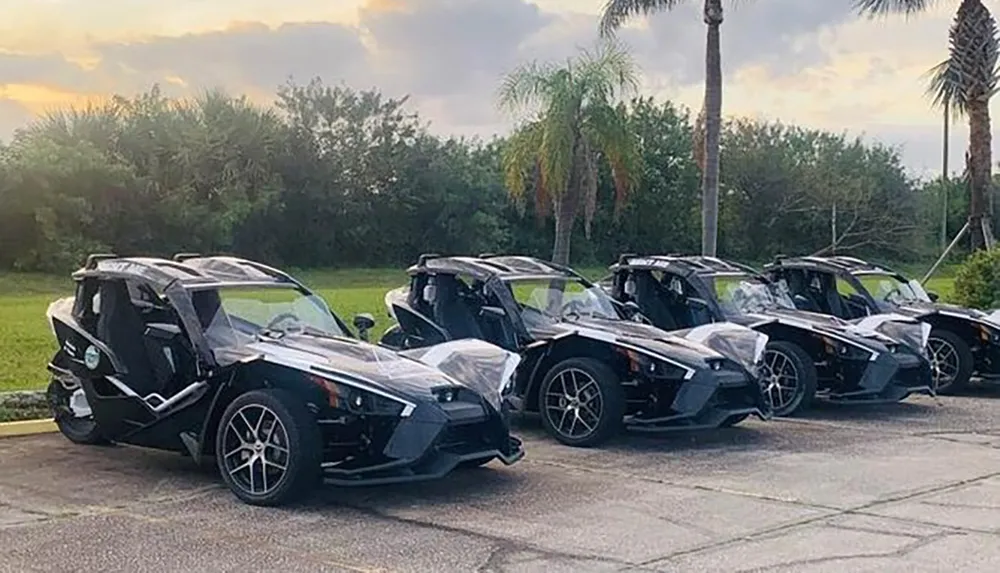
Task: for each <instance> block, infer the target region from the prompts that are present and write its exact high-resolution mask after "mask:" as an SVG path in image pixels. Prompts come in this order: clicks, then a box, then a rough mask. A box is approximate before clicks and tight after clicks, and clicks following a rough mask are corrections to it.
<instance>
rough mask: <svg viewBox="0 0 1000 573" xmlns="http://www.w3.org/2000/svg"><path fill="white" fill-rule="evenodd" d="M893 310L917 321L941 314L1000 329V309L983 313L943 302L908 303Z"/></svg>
mask: <svg viewBox="0 0 1000 573" xmlns="http://www.w3.org/2000/svg"><path fill="white" fill-rule="evenodd" d="M893 310H894V311H895V312H896V313H899V314H902V315H905V316H908V317H912V318H916V319H920V318H923V317H926V316H930V315H932V314H940V315H942V316H951V317H954V318H963V319H966V320H971V321H974V322H985V323H988V324H989V325H990V326H993V327H996V328H1000V309H990V310H987V311H982V310H976V309H974V308H966V307H963V306H957V305H954V304H948V303H943V302H908V303H906V306H897V307H894V308H893Z"/></svg>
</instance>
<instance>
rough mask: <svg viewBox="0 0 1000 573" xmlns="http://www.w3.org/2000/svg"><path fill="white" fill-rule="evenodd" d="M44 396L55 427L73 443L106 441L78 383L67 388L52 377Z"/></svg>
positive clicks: (99, 442)
mask: <svg viewBox="0 0 1000 573" xmlns="http://www.w3.org/2000/svg"><path fill="white" fill-rule="evenodd" d="M46 397H47V399H48V403H49V409H50V410H51V411H52V418H53V419H54V420H55V423H56V427H58V428H59V431H60V432H61V433H62V435H64V436H66V439H68V440H69V441H71V442H73V443H74V444H83V445H96V444H106V443H108V440H107V439H106V438H105V437H104V435H103V434H102V433H101V429H100V428H99V427H98V425H97V421H96V420H94V416H93V414H92V413H91V411H90V405H89V404H88V403H87V397H86V395H85V394H84V393H83V388H81V387H80V386H79V384H76V385H75V387H70V388H67V387H66V386H65V385H63V383H62V382H60V381H59V380H58V379H56V378H53V379H52V380H51V381H50V382H49V387H48V389H47V390H46Z"/></svg>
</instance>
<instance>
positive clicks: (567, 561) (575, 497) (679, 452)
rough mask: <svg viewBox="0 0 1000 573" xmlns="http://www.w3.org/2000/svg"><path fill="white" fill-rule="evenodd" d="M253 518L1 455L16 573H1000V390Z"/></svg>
mask: <svg viewBox="0 0 1000 573" xmlns="http://www.w3.org/2000/svg"><path fill="white" fill-rule="evenodd" d="M518 433H519V434H520V435H521V436H523V437H524V438H525V439H526V445H527V448H528V455H527V457H526V458H525V460H524V461H523V462H522V463H520V464H517V465H515V466H512V467H504V466H503V465H502V464H500V463H499V462H494V463H493V464H490V465H489V466H487V467H486V468H483V469H475V470H464V471H461V472H459V473H457V474H455V475H453V476H451V477H449V478H448V479H445V480H442V481H438V482H433V483H425V484H419V485H415V484H413V485H406V486H394V487H381V488H368V489H356V490H333V489H326V490H323V491H322V493H321V494H320V495H319V496H317V498H316V499H314V500H312V501H310V502H309V503H306V504H302V505H298V506H294V507H289V508H282V509H265V508H253V507H249V506H246V505H243V504H241V503H239V502H238V501H237V500H236V498H235V497H233V496H232V495H231V494H230V493H229V492H228V491H227V490H225V489H223V487H222V485H221V484H220V483H219V482H218V480H217V479H216V476H214V475H213V474H212V472H211V471H208V470H198V469H195V468H194V467H193V466H192V462H191V461H190V460H189V459H187V458H183V457H179V456H175V455H171V454H164V453H159V452H150V451H145V450H141V449H138V448H132V447H103V448H87V447H81V446H74V445H72V444H70V443H69V442H68V441H66V440H64V439H63V438H62V437H61V436H58V435H54V434H49V435H43V436H35V437H24V438H11V439H6V440H0V548H2V550H0V571H16V572H22V571H103V572H111V571H128V572H139V571H157V572H165V571H199V572H201V571H241V572H242V571H247V570H250V571H272V570H279V569H281V570H284V571H545V572H547V573H555V572H560V571H574V572H578V571H684V572H689V571H757V570H761V571H838V572H839V571H878V572H894V571H905V572H907V573H916V572H922V571H949V572H952V571H963V572H964V571H991V572H992V571H1000V390H996V389H990V390H979V391H975V395H973V396H971V397H955V398H940V399H938V400H935V399H930V398H923V397H922V398H916V399H911V400H909V401H908V402H907V403H904V404H899V405H894V406H880V407H861V408H854V407H852V408H836V407H823V408H820V409H819V410H817V411H814V412H812V413H810V414H809V415H808V416H806V417H804V418H801V419H796V420H781V421H773V422H770V423H762V422H757V421H753V422H746V423H745V425H743V426H740V427H738V428H734V429H728V430H720V431H717V432H708V433H702V434H698V435H688V436H680V435H676V436H672V437H659V438H649V437H639V436H627V437H625V438H622V439H620V440H617V441H616V442H614V443H613V444H611V445H609V446H608V447H605V448H603V449H600V450H581V449H572V448H567V447H563V446H560V445H558V444H556V443H555V442H553V441H551V440H550V439H548V438H547V437H545V436H544V435H543V433H542V431H541V429H540V428H539V427H538V424H537V423H535V422H532V421H530V420H529V421H525V422H523V423H521V424H520V425H519V428H518Z"/></svg>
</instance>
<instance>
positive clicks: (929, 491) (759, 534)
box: [638, 472, 1000, 566]
mask: <svg viewBox="0 0 1000 573" xmlns="http://www.w3.org/2000/svg"><path fill="white" fill-rule="evenodd" d="M998 476H1000V472H993V473H990V474H987V475H983V476H979V477H975V478H969V479H964V480H959V481H957V482H952V483H949V484H945V485H941V486H934V487H929V488H923V489H921V490H918V491H914V492H911V493H901V494H897V495H894V496H891V497H888V498H883V499H879V500H875V501H872V502H869V503H866V504H862V505H860V506H857V507H852V508H848V509H843V510H837V513H836V514H834V515H821V516H814V517H808V518H805V519H801V520H796V521H794V522H791V523H786V524H781V525H777V526H772V527H766V528H763V529H760V530H757V531H754V532H750V533H747V534H743V535H738V536H734V537H730V538H728V539H722V540H719V541H714V542H711V543H706V544H703V545H700V546H695V547H690V548H688V549H683V550H680V551H674V552H671V553H669V554H667V555H664V556H662V557H658V558H656V559H647V560H645V561H642V562H641V563H639V564H638V565H640V566H649V565H653V564H655V563H659V562H663V561H670V560H673V559H677V558H678V557H683V556H686V555H693V554H696V553H704V552H706V551H710V550H714V549H720V548H722V547H727V546H729V545H733V544H736V543H739V542H744V541H749V540H752V539H757V538H764V537H768V536H771V535H773V534H775V533H779V532H784V531H788V530H790V529H794V528H796V527H801V526H803V525H812V524H814V523H818V522H822V521H825V520H829V519H832V518H835V517H839V516H842V515H852V514H864V512H865V511H866V510H870V509H872V508H876V507H879V506H884V505H891V504H894V503H899V502H901V501H911V500H914V499H916V498H919V497H922V496H927V495H935V494H939V493H943V492H947V491H950V490H955V489H959V488H962V487H965V486H967V485H970V484H974V483H978V482H981V481H985V480H989V479H993V478H995V477H998ZM866 515H870V516H872V517H882V516H881V515H878V514H866ZM897 519H899V520H903V518H897ZM911 523H914V524H916V522H911ZM933 525H934V526H935V527H938V528H942V529H949V528H948V527H947V526H942V525H940V524H933ZM885 533H886V534H888V535H892V534H893V533H892V532H885ZM977 533H988V534H992V533H993V532H977Z"/></svg>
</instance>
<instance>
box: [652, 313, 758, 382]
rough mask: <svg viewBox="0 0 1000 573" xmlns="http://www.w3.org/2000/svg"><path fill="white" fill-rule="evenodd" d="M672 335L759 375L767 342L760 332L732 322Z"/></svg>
mask: <svg viewBox="0 0 1000 573" xmlns="http://www.w3.org/2000/svg"><path fill="white" fill-rule="evenodd" d="M672 334H676V335H679V336H682V337H684V338H686V339H688V340H691V341H694V342H700V343H701V344H704V345H705V346H708V347H709V348H711V349H712V350H714V351H716V352H718V353H719V354H722V355H724V356H726V357H727V358H730V359H732V360H735V361H736V362H738V363H739V364H740V365H741V366H743V367H744V368H746V369H747V371H748V372H750V373H751V374H753V375H754V377H756V376H758V375H759V368H760V365H761V362H762V360H763V359H764V347H766V346H767V341H768V340H769V338H768V336H767V335H766V334H764V333H762V332H757V331H756V330H753V329H750V328H747V327H745V326H741V325H739V324H735V323H732V322H716V323H712V324H705V325H702V326H696V327H694V328H689V329H685V330H679V331H674V332H673V333H672Z"/></svg>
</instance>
